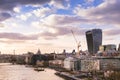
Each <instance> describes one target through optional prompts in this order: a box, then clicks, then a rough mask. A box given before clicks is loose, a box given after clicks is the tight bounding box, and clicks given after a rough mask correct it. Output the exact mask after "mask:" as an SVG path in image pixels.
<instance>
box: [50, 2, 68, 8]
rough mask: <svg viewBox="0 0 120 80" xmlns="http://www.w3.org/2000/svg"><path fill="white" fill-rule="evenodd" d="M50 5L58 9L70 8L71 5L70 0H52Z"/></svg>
mask: <svg viewBox="0 0 120 80" xmlns="http://www.w3.org/2000/svg"><path fill="white" fill-rule="evenodd" d="M49 5H50V6H52V7H54V8H57V9H68V8H69V7H70V4H69V0H51V2H50V3H49Z"/></svg>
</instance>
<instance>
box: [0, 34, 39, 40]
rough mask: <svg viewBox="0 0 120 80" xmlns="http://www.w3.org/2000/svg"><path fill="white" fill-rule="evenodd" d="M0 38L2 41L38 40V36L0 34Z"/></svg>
mask: <svg viewBox="0 0 120 80" xmlns="http://www.w3.org/2000/svg"><path fill="white" fill-rule="evenodd" d="M0 38H3V39H13V40H14V39H15V40H36V39H38V36H35V35H24V34H20V33H7V32H4V33H0Z"/></svg>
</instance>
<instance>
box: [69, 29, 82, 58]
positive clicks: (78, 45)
mask: <svg viewBox="0 0 120 80" xmlns="http://www.w3.org/2000/svg"><path fill="white" fill-rule="evenodd" d="M71 32H72V35H73V37H74V39H75V42H76V44H77V54H76V56H79V54H80V49H79V48H80V47H81V45H80V41H79V42H78V41H77V39H76V37H75V34H74V32H73V31H72V30H71Z"/></svg>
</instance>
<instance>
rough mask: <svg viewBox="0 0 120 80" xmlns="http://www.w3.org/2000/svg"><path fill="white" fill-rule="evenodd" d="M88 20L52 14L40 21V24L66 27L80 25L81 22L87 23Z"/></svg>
mask: <svg viewBox="0 0 120 80" xmlns="http://www.w3.org/2000/svg"><path fill="white" fill-rule="evenodd" d="M88 21H90V20H87V19H84V18H81V17H78V16H70V15H57V14H52V15H49V16H48V17H46V18H44V19H42V20H41V23H44V24H46V25H51V26H54V25H62V26H63V25H68V24H74V23H75V24H80V23H83V22H85V23H86V22H88Z"/></svg>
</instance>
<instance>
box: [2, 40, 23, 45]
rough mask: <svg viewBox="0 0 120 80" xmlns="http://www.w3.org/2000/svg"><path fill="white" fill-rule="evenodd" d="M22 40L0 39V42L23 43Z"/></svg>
mask: <svg viewBox="0 0 120 80" xmlns="http://www.w3.org/2000/svg"><path fill="white" fill-rule="evenodd" d="M24 42H25V41H24V40H0V43H6V44H13V43H17V44H19V43H24Z"/></svg>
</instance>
